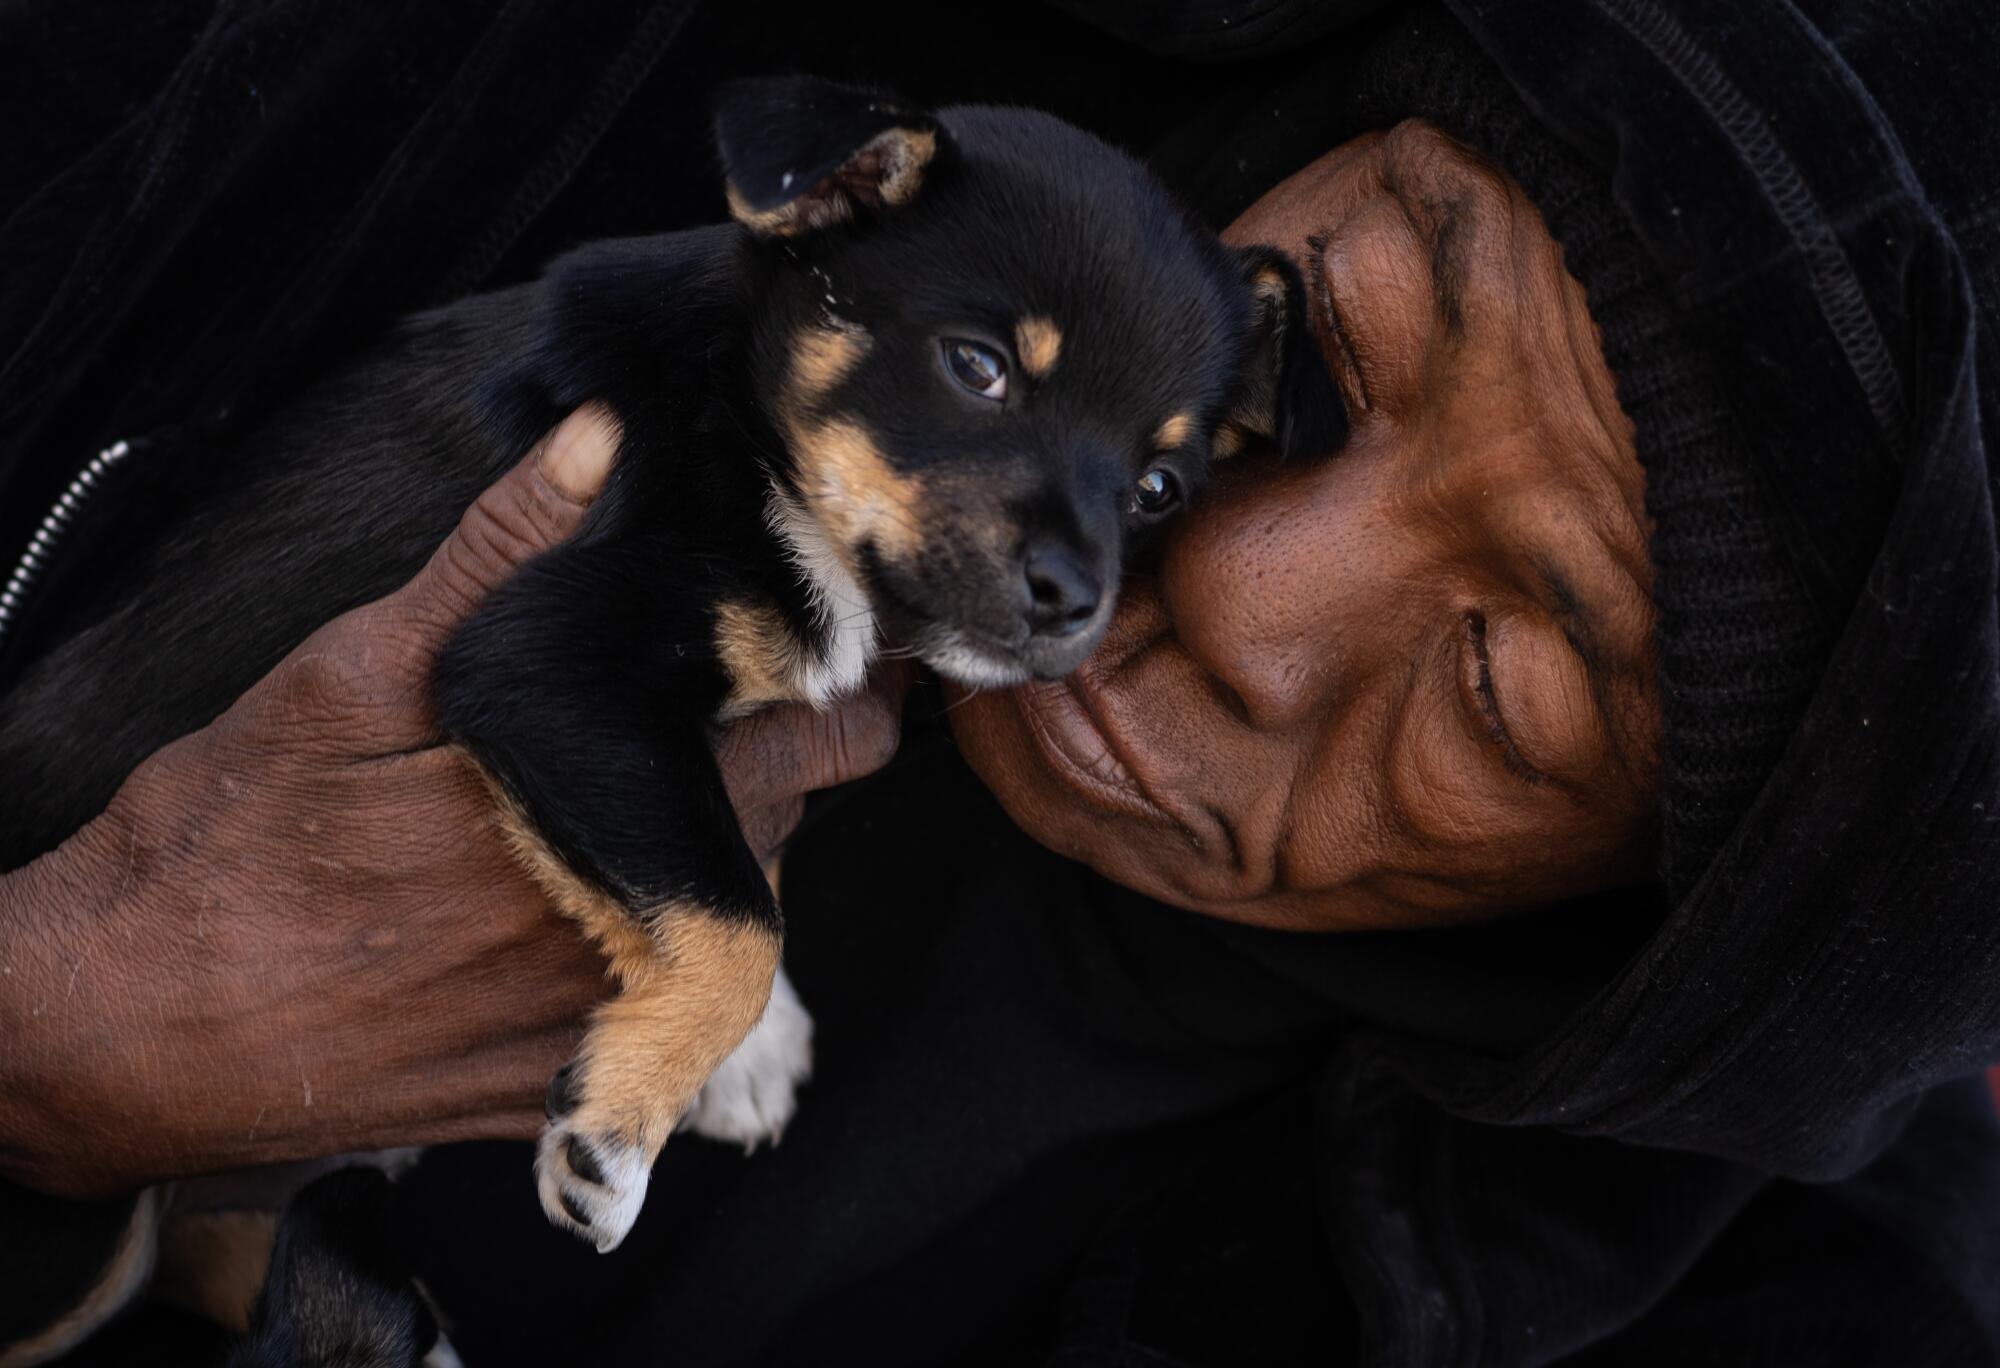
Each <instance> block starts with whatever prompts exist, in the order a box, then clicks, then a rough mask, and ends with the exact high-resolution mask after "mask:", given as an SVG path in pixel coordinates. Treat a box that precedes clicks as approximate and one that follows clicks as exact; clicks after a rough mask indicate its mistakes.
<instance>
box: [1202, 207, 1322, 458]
mask: <svg viewBox="0 0 2000 1368" xmlns="http://www.w3.org/2000/svg"><path fill="white" fill-rule="evenodd" d="M1237 259H1238V262H1239V263H1240V265H1241V266H1242V269H1243V271H1244V274H1245V276H1246V277H1247V278H1248V282H1249V285H1250V296H1251V298H1252V299H1253V300H1254V301H1255V303H1256V308H1257V339H1256V344H1255V355H1254V356H1253V358H1252V361H1251V365H1250V367H1249V372H1248V374H1247V375H1246V376H1245V378H1244V383H1243V387H1242V393H1241V395H1240V396H1239V398H1238V401H1237V406H1236V411H1235V412H1234V413H1232V414H1231V415H1230V417H1229V420H1228V421H1229V422H1230V423H1231V424H1233V425H1234V426H1236V427H1238V428H1241V429H1242V430H1244V431H1245V432H1249V433H1252V434H1254V435H1256V436H1259V437H1262V438H1265V439H1266V440H1268V441H1270V442H1272V443H1273V444H1274V445H1276V446H1277V448H1278V451H1279V453H1280V454H1281V455H1285V456H1319V455H1324V454H1325V453H1327V452H1329V451H1336V450H1338V449H1339V448H1340V447H1341V446H1342V445H1343V444H1344V443H1345V442H1346V441H1347V425H1348V419H1347V401H1346V400H1344V399H1342V398H1341V396H1340V386H1339V385H1338V384H1337V383H1335V381H1334V378H1333V372H1332V371H1331V370H1330V369H1328V367H1327V364H1326V358H1325V357H1324V356H1322V355H1320V351H1319V344H1318V342H1317V341H1316V340H1315V339H1314V337H1313V332H1312V319H1311V317H1310V315H1309V314H1308V312H1307V305H1306V291H1305V282H1304V281H1303V280H1302V279H1301V278H1300V276H1299V269H1298V267H1296V266H1294V265H1293V264H1292V261H1291V258H1290V257H1287V256H1286V255H1285V254H1284V253H1283V252H1281V251H1279V250H1278V249H1277V248H1275V247H1262V246H1259V247H1245V248H1242V249H1241V250H1240V251H1239V252H1238V254H1237Z"/></svg>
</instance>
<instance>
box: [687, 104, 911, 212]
mask: <svg viewBox="0 0 2000 1368" xmlns="http://www.w3.org/2000/svg"><path fill="white" fill-rule="evenodd" d="M715 141H716V144H717V146H718V147H719V148H720V149H721V152H722V169H723V174H724V175H726V176H727V177H728V182H729V184H728V191H729V212H730V213H732V214H734V215H735V216H736V218H737V220H738V221H739V222H740V223H742V224H743V225H744V226H745V227H746V228H748V229H749V230H750V231H751V232H753V233H756V234H757V235H758V236H760V237H798V236H801V235H803V234H806V233H816V232H819V231H820V230H822V229H825V228H831V227H833V226H834V225H836V224H840V223H846V222H848V221H849V220H851V219H852V218H854V217H855V215H856V213H857V211H860V210H868V211H880V210H885V209H894V208H896V207H897V206H899V205H904V204H908V203H909V202H910V201H911V200H912V199H914V198H916V196H917V193H918V192H919V190H921V189H922V187H923V184H924V181H925V179H926V177H927V176H929V175H930V173H931V172H932V171H934V170H935V169H936V168H937V167H938V166H939V164H940V163H941V161H942V159H943V158H942V155H941V154H946V153H948V152H949V151H950V135H949V134H948V133H946V132H945V130H944V128H943V127H942V126H941V125H940V124H939V123H938V121H937V120H936V118H934V117H933V116H932V115H931V114H930V113H928V112H927V111H925V110H922V109H919V108H917V107H916V106H915V105H912V104H910V103H909V102H908V101H906V100H903V99H901V98H900V97H898V96H895V95H891V94H888V93H886V92H884V91H880V90H865V89H862V88H860V87H858V86H847V85H838V84H836V83H834V82H832V81H822V80H818V79H815V78H813V77H810V76H783V77H767V78H763V79H758V80H748V81H736V82H733V83H731V84H730V85H728V86H727V87H725V88H724V90H723V92H722V99H721V101H720V103H719V104H718V106H717V109H716V115H715Z"/></svg>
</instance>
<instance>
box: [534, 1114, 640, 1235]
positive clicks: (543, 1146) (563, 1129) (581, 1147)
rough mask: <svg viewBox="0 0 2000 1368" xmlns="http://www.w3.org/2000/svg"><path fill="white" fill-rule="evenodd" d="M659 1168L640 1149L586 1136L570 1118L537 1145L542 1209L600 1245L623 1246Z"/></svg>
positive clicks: (556, 1221) (546, 1133)
mask: <svg viewBox="0 0 2000 1368" xmlns="http://www.w3.org/2000/svg"><path fill="white" fill-rule="evenodd" d="M652 1170H653V1166H652V1165H651V1164H650V1163H648V1162H647V1161H646V1155H645V1151H643V1150H642V1149H640V1148H639V1147H638V1146H637V1145H634V1144H630V1143H628V1142H626V1141H623V1140H618V1139H616V1138H614V1137H612V1136H609V1135H594V1136H586V1135H584V1134H582V1133H581V1132H580V1131H579V1130H577V1129H576V1128H575V1127H574V1126H573V1125H572V1124H571V1123H570V1121H569V1120H568V1119H563V1120H552V1121H550V1122H549V1124H548V1126H547V1127H546V1128H545V1129H544V1130H543V1131H542V1139H541V1143H540V1144H538V1145H537V1146H536V1147H535V1191H536V1193H537V1194H538V1195H539V1196H540V1197H541V1199H542V1211H543V1213H544V1214H545V1215H547V1216H548V1218H549V1220H550V1221H551V1222H553V1223H554V1224H555V1225H557V1226H560V1227H561V1228H562V1229H564V1230H568V1231H571V1232H573V1233H574V1234H576V1235H577V1236H578V1237H579V1238H581V1239H585V1240H588V1241H590V1242H591V1243H592V1244H594V1245H596V1246H597V1252H598V1253H599V1254H609V1253H610V1252H611V1251H612V1250H614V1249H616V1248H618V1246H619V1244H620V1243H622V1242H623V1241H624V1239H625V1236H626V1235H627V1234H629V1233H630V1232H631V1229H632V1222H634V1221H636V1220H638V1219H639V1208H640V1207H642V1206H644V1205H645V1204H646V1184H647V1183H648V1182H650V1181H652V1176H653V1171H652Z"/></svg>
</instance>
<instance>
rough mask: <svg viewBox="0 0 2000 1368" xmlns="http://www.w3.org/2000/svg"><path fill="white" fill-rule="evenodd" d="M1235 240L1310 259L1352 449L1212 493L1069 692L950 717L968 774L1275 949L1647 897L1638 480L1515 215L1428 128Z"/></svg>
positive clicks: (1050, 826) (1257, 209)
mask: <svg viewBox="0 0 2000 1368" xmlns="http://www.w3.org/2000/svg"><path fill="white" fill-rule="evenodd" d="M1224 236H1225V237H1226V238H1228V239H1229V240H1231V241H1232V242H1236V243H1252V242H1264V243H1270V244H1273V245H1275V246H1277V247H1280V248H1282V249H1283V250H1285V251H1286V252H1288V253H1290V254H1291V255H1292V257H1293V258H1294V260H1296V261H1297V263H1298V265H1299V268H1300V270H1301V272H1302V273H1303V275H1304V277H1305V279H1306V281H1307V282H1308V291H1309V293H1311V294H1312V295H1314V297H1315V298H1314V309H1313V320H1312V321H1313V327H1314V330H1315V333H1316V335H1317V337H1318V340H1319V343H1320V348H1321V351H1322V352H1323V353H1324V355H1325V357H1326V362H1327V365H1328V366H1330V367H1331V368H1332V370H1333V372H1334V375H1335V376H1336V378H1337V379H1338V381H1339V383H1340V385H1341V388H1342V390H1343V392H1344V394H1345V395H1346V398H1347V402H1348V405H1349V408H1350V410H1351V413H1352V418H1353V431H1352V434H1351V436H1350V437H1349V439H1348V442H1347V445H1346V446H1345V447H1343V448H1342V449H1341V450H1340V451H1338V452H1330V453H1328V454H1327V455H1326V456H1325V457H1323V458H1321V459H1317V460H1309V461H1297V462H1292V463H1288V464H1280V463H1278V462H1277V461H1276V460H1275V459H1272V458H1268V457H1260V456H1257V455H1254V454H1246V455H1245V456H1243V457H1240V458H1238V460H1237V461H1235V462H1232V463H1231V464H1230V465H1228V466H1225V467H1224V468H1223V470H1222V472H1221V475H1220V478H1219V479H1218V480H1217V481H1216V483H1215V485H1214V486H1213V487H1212V488H1211V490H1210V491H1209V492H1208V493H1207V494H1206V495H1205V496H1204V498H1203V500H1202V501H1201V502H1200V503H1199V504H1198V505H1197V507H1196V508H1195V509H1194V510H1193V511H1192V512H1191V513H1190V514H1189V515H1188V516H1187V517H1186V518H1184V519H1183V520H1181V521H1180V522H1179V523H1178V524H1176V525H1175V527H1174V528H1173V530H1172V531H1171V533H1170V534H1169V535H1168V537H1167V539H1166V541H1165V543H1164V546H1163V548H1162V550H1161V554H1160V559H1159V561H1158V563H1157V565H1156V566H1152V567H1149V568H1148V572H1143V573H1134V574H1132V575H1130V576H1129V577H1128V582H1127V584H1126V586H1125V590H1124V595H1123V598H1122V601H1121V604H1120V607H1119V609H1118V612H1117V616H1116V618H1115V620H1114V622H1113V624H1112V627H1111V631H1110V633H1109V635H1108V636H1107V638H1106V639H1105V641H1104V643H1103V645H1102V646H1101V647H1100V648H1099V649H1098V650H1097V651H1096V653H1095V654H1094V655H1092V656H1091V658H1090V660H1089V661H1088V662H1087V663H1086V664H1085V665H1084V667H1083V668H1082V669H1081V670H1080V671H1078V672H1077V673H1076V674H1075V675H1073V676H1071V677H1070V678H1069V679H1067V680H1063V681H1056V682H1047V683H1035V684H1030V685H1026V686H1023V687H1021V688H1018V689H1013V690H1009V691H1005V692H994V693H985V694H978V695H975V696H973V697H971V698H969V699H967V700H966V701H965V702H964V703H963V705H962V706H960V707H957V708H956V709H954V710H953V712H952V713H951V717H952V719H953V723H954V730H955V732H956V735H957V737H958V740H959V744H960V746H961V747H962V748H963V750H964V752H965V754H966V756H967V758H968V760H969V761H970V763H971V764H972V765H973V767H974V768H975V770H977V772H978V773H979V775H980V776H981V778H982V779H983V780H984V781H985V782H986V784H987V785H988V786H989V787H990V788H991V789H992V790H993V792H994V793H995V795H997V796H998V798H999V799H1000V801H1001V803H1002V804H1003V805H1004V806H1005V807H1006V809H1007V811H1008V813H1009V815H1010V816H1012V817H1013V819H1014V820H1015V821H1016V822H1018V823H1019V824H1020V825H1021V827H1022V828H1023V829H1024V830H1026V831H1027V832H1028V833H1029V834H1031V835H1032V836H1034V837H1035V838H1036V839H1037V840H1039V841H1041V842H1042V843H1043V844H1045V845H1047V846H1049V847H1051V848H1052V849H1055V850H1057V851H1060V852H1062V853H1064V854H1066V855H1070V856H1073V857H1075V858H1076V859H1079V860H1082V861H1084V862H1086V863H1088V864H1089V865H1091V866H1093V867H1094V868H1095V869H1097V870H1098V871H1099V872H1100V873H1102V874H1104V875H1105V876H1107V877H1109V878H1111V879H1113V880H1115V881H1117V882H1119V883H1122V884H1125V885H1127V886H1129V887H1131V888H1134V889H1137V890H1139V891H1140V892H1143V893H1146V894H1149V895H1151V896H1153V897H1156V898H1159V899H1161V900H1163V901H1165V902H1168V903H1172V904H1176V905H1178V906H1181V907H1185V908H1188V909H1191V910H1193V911H1197V912H1203V913H1208V914H1211V915H1215V916H1219V917H1226V918H1230V919H1233V920H1238V921H1244V922H1251V923H1255V924H1259V925H1266V926H1276V927H1288V928H1298V929H1313V930H1346V929H1361V928H1372V927H1388V926H1419V925H1439V924H1447V923H1453V922H1462V921H1468V920H1472V919H1476V918H1481V917H1488V916H1494V915H1499V914H1502V913H1505V912H1509V911H1515V910H1520V909H1523V908H1528V907H1534V906H1539V905H1544V904H1547V903H1550V902H1553V901H1556V900H1559V899H1562V898H1565V897H1569V896H1572V895H1576V894H1581V893H1586V892H1590V891H1593V890H1597V889H1601V888H1607V887H1613V886H1616V885H1617V884H1619V883H1622V882H1626V881H1629V880H1631V879H1634V878H1636V877H1638V876H1639V875H1640V874H1641V873H1642V872H1643V871H1644V869H1645V868H1646V865H1647V862H1648V861H1649V859H1650V857H1651V854H1652V851H1653V847H1654V842H1655V840H1656V835H1655V832H1656V825H1657V817H1656V815H1655V812H1656V799H1657V794H1658V784H1659V778H1658V776H1659V759H1658V754H1659V733H1660V693H1659V677H1658V668H1657V665H1656V661H1655V657H1654V653H1653V645H1652V641H1653V607H1652V596H1651V588H1652V566H1651V563H1650V561H1649V560H1648V557H1647V546H1646V543H1647V524H1646V518H1645V480H1644V475H1643V472H1642V470H1641V467H1640V465H1639V461H1638V457H1637V454H1636V452H1635V451H1634V448H1633V443H1632V425H1631V423H1630V422H1629V421H1628V420H1627V418H1626V417H1625V415H1624V413H1623V412H1622V411H1621V410H1620V409H1619V407H1618V403H1617V399H1616V396H1615V393H1614V389H1613V382H1612V377H1611V374H1610V372H1609V370H1608V369H1607V368H1606V366H1605V362H1604V356H1603V351H1602V348H1601V346H1600V344H1599V340H1598V335H1597V330H1596V327H1595V325H1594V324H1593V323H1592V321H1591V319H1590V315H1589V313H1588V311H1587V310H1586V308H1585V304H1584V294H1583V290H1582V287H1581V286H1579V285H1578V284H1577V282H1576V281H1575V280H1574V279H1572V278H1571V277H1570V276H1569V275H1568V273H1567V272H1565V271H1564V269H1563V263H1562V253H1561V250H1560V248H1559V247H1558V246H1557V245H1556V243H1555V241H1554V239H1552V238H1551V237H1550V236H1549V233H1548V231H1547V229H1546V228H1545V227H1544V226H1543V224H1542V221H1541V218H1540V216H1539V215H1538V214H1537V213H1536V211H1535V208H1534V206H1533V205H1532V204H1531V203H1530V202H1529V201H1528V199H1527V198H1526V197H1525V195H1523V193H1522V192H1521V190H1520V188H1519V187H1518V186H1516V185H1514V184H1513V183H1512V182H1511V181H1510V180H1508V179H1507V178H1506V177H1505V176H1504V175H1502V174H1501V173H1499V172H1497V171H1495V170H1494V169H1492V168H1491V167H1490V166H1488V165H1487V164H1486V163H1485V162H1483V161H1482V160H1481V159H1479V158H1478V157H1477V156H1476V155H1475V154H1473V153H1472V152H1470V151H1468V150H1467V149H1466V148H1464V147H1462V146H1460V145H1459V144H1457V143H1455V142H1453V141H1452V140H1450V139H1449V138H1447V137H1445V136H1444V135H1443V134H1441V133H1439V132H1438V131H1437V130H1436V129H1434V128H1432V127H1431V126H1429V125H1427V124H1423V123H1421V122H1415V121H1412V122H1408V123H1404V124H1402V125H1400V126H1398V127H1396V128H1395V129H1392V130H1390V131H1388V132H1386V133H1373V134H1369V135H1367V136H1364V137H1361V138H1357V139H1355V140H1354V141H1352V142H1349V143H1346V144H1344V145H1342V146H1341V147H1339V148H1336V149H1335V150H1334V151H1332V152H1330V153H1328V154H1327V155H1326V156H1324V157H1322V158H1320V159H1319V160H1318V161H1316V162H1314V163H1313V164H1312V165H1311V166H1308V167H1307V168H1305V169H1304V170H1303V171H1300V172H1299V173H1298V174H1296V175H1294V176H1292V177H1291V178H1290V179H1288V180H1286V181H1285V182H1283V183H1282V184H1280V185H1278V186H1277V187H1276V188H1275V189H1273V190H1271V191H1270V192H1269V193H1268V194H1266V195H1265V196H1264V197H1263V198H1262V199H1261V200H1259V201H1258V202H1257V203H1256V204H1255V205H1253V206H1252V207H1251V208H1250V209H1249V210H1248V212H1246V213H1245V214H1244V215H1243V216H1242V217H1241V218H1239V219H1238V220H1237V221H1236V222H1235V223H1234V224H1233V225H1232V226H1231V227H1230V229H1229V230H1228V232H1227V233H1226V234H1225V235H1224Z"/></svg>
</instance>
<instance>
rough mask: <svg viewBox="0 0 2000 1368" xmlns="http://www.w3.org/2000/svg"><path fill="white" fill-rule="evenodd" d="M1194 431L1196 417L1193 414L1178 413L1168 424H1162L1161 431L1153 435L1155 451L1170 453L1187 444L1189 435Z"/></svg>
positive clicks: (1168, 420)
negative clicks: (1184, 443) (1175, 448)
mask: <svg viewBox="0 0 2000 1368" xmlns="http://www.w3.org/2000/svg"><path fill="white" fill-rule="evenodd" d="M1193 431H1194V415H1193V414H1191V413H1176V414H1175V415H1174V416H1173V417H1171V418H1169V419H1167V421H1166V422H1164V423H1162V424H1160V430H1159V431H1158V432H1156V433H1154V434H1153V446H1154V449H1156V450H1159V451H1170V450H1172V449H1173V448H1174V447H1177V446H1179V445H1180V444H1181V443H1182V442H1185V441H1186V440H1187V439H1188V434H1189V433H1191V432H1193Z"/></svg>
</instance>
